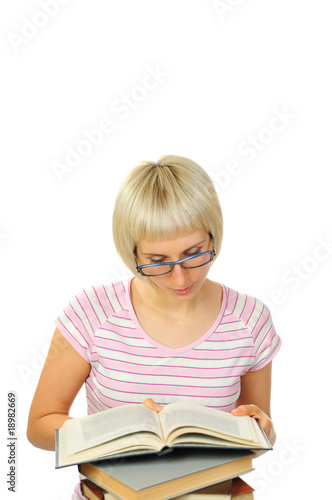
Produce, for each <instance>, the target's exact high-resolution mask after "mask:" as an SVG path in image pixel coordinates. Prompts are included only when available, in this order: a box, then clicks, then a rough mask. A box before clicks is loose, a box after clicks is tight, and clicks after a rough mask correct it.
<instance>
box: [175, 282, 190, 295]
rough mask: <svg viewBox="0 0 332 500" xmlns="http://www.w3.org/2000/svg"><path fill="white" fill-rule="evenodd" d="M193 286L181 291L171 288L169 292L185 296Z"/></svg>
mask: <svg viewBox="0 0 332 500" xmlns="http://www.w3.org/2000/svg"><path fill="white" fill-rule="evenodd" d="M193 286H194V284H192V285H190V286H188V287H187V288H181V289H175V288H171V290H172V292H174V293H176V294H177V295H185V294H186V293H189V292H190V291H191V290H192V288H193Z"/></svg>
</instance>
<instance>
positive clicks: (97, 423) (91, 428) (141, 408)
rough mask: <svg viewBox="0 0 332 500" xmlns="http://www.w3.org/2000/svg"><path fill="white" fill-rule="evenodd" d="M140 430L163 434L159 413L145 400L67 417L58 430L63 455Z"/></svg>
mask: <svg viewBox="0 0 332 500" xmlns="http://www.w3.org/2000/svg"><path fill="white" fill-rule="evenodd" d="M139 431H150V432H153V433H155V434H157V435H158V436H160V437H162V433H161V429H160V424H159V419H158V414H157V413H156V412H154V411H153V410H150V409H149V408H147V407H146V406H145V405H142V404H132V405H131V404H129V405H122V406H117V407H116V408H111V409H109V410H104V411H101V412H98V413H94V414H92V415H88V416H86V417H80V418H75V419H72V420H66V422H65V423H64V425H63V426H62V427H61V429H60V431H59V439H60V448H61V449H62V450H61V451H62V453H61V455H69V454H72V453H75V452H77V451H81V450H84V449H86V448H90V447H92V446H96V445H98V444H100V443H104V442H106V441H110V440H112V439H116V438H118V437H120V436H124V435H127V434H131V433H134V432H139Z"/></svg>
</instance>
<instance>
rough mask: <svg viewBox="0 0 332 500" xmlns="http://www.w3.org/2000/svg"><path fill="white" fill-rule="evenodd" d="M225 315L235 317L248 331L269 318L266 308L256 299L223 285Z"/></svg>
mask: <svg viewBox="0 0 332 500" xmlns="http://www.w3.org/2000/svg"><path fill="white" fill-rule="evenodd" d="M223 289H224V296H225V298H224V300H225V313H226V314H232V315H234V316H236V317H237V318H238V319H239V320H241V322H243V323H244V324H245V325H246V327H247V328H248V329H250V330H252V329H254V328H255V327H256V326H257V324H258V322H259V323H261V322H264V321H266V320H269V319H270V318H271V314H270V311H269V309H268V307H267V306H266V305H265V304H264V302H262V300H260V299H259V298H257V297H254V296H253V295H250V294H248V293H244V292H240V291H237V290H234V289H233V288H230V287H228V286H225V285H223Z"/></svg>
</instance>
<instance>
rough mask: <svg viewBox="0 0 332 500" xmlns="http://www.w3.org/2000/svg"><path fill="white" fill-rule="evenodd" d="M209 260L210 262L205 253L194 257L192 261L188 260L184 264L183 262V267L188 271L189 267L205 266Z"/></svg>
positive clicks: (208, 254)
mask: <svg viewBox="0 0 332 500" xmlns="http://www.w3.org/2000/svg"><path fill="white" fill-rule="evenodd" d="M210 260H211V254H210V253H205V254H204V255H196V256H195V257H193V258H192V259H188V260H186V261H185V262H183V267H186V268H187V269H190V268H191V267H199V266H204V264H207V263H208V262H210Z"/></svg>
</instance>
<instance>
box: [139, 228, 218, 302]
mask: <svg viewBox="0 0 332 500" xmlns="http://www.w3.org/2000/svg"><path fill="white" fill-rule="evenodd" d="M212 248H213V246H212V240H211V237H210V235H209V234H208V233H207V232H206V231H204V230H200V231H195V232H194V233H191V234H189V235H186V236H182V237H179V238H176V239H174V240H169V241H148V240H141V241H139V242H138V244H137V249H136V255H137V262H138V265H139V266H141V265H144V264H156V263H161V262H174V261H177V260H181V259H185V258H186V257H190V256H191V255H195V254H197V253H201V252H206V251H207V250H212ZM210 266H211V263H208V264H206V265H205V266H202V267H197V268H193V269H183V268H182V267H181V266H180V265H179V264H177V265H175V266H174V267H173V269H172V271H171V272H170V273H168V274H165V275H163V276H150V279H151V280H152V281H153V283H154V284H155V285H157V287H158V288H160V289H161V290H163V291H164V292H166V293H167V294H169V295H171V296H173V297H179V298H182V300H185V299H186V298H188V299H189V298H193V297H194V296H195V295H196V294H197V293H198V291H199V289H200V288H201V286H202V284H203V283H204V281H205V278H206V276H207V274H208V272H209V269H210Z"/></svg>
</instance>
